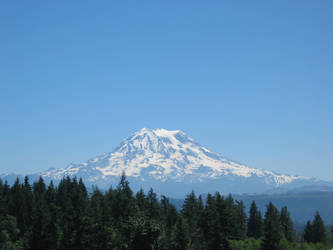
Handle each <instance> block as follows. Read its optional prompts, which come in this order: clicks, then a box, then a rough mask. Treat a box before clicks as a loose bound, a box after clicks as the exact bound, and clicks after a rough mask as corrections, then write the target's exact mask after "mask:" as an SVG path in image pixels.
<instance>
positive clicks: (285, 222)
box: [280, 206, 295, 242]
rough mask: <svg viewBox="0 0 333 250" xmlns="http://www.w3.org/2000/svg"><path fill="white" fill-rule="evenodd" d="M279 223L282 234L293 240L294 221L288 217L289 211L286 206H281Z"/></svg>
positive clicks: (290, 240)
mask: <svg viewBox="0 0 333 250" xmlns="http://www.w3.org/2000/svg"><path fill="white" fill-rule="evenodd" d="M280 225H281V229H282V233H283V236H284V237H285V238H286V239H287V240H288V241H289V242H293V241H294V238H295V230H294V223H293V221H292V219H291V218H290V213H289V211H288V208H287V207H286V206H284V207H282V208H281V213H280Z"/></svg>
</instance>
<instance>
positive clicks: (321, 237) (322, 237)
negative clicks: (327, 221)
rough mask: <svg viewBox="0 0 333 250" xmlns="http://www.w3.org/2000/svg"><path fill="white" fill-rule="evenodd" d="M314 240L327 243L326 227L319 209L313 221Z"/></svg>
mask: <svg viewBox="0 0 333 250" xmlns="http://www.w3.org/2000/svg"><path fill="white" fill-rule="evenodd" d="M312 242H314V243H317V242H321V243H326V228H325V225H324V222H323V220H322V218H321V217H320V214H319V212H318V211H317V212H316V215H315V217H314V219H313V222H312Z"/></svg>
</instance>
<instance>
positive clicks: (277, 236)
mask: <svg viewBox="0 0 333 250" xmlns="http://www.w3.org/2000/svg"><path fill="white" fill-rule="evenodd" d="M281 238H282V232H281V227H280V213H279V211H278V210H277V208H276V207H275V206H274V205H273V203H272V202H270V203H269V204H268V206H267V209H266V213H265V220H264V239H263V242H262V245H261V249H262V250H277V249H278V247H279V243H280V240H281Z"/></svg>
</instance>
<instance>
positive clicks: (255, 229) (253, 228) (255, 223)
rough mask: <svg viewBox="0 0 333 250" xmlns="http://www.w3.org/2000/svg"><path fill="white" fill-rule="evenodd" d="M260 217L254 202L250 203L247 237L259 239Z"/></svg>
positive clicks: (260, 234) (261, 229)
mask: <svg viewBox="0 0 333 250" xmlns="http://www.w3.org/2000/svg"><path fill="white" fill-rule="evenodd" d="M262 231H263V228H262V217H261V213H260V211H259V209H258V208H257V205H256V203H255V201H252V203H251V208H250V216H249V220H248V224H247V236H248V237H253V238H256V239H259V238H260V237H261V236H262Z"/></svg>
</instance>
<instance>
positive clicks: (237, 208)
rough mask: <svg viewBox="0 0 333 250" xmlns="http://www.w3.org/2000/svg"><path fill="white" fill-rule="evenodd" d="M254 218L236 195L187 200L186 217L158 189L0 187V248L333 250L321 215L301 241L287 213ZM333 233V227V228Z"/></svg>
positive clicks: (67, 181) (70, 184) (71, 182)
mask: <svg viewBox="0 0 333 250" xmlns="http://www.w3.org/2000/svg"><path fill="white" fill-rule="evenodd" d="M248 214H249V215H248V216H247V213H246V209H245V206H244V204H243V202H242V201H237V200H234V199H233V197H232V196H231V195H228V196H222V195H221V194H220V193H218V192H216V193H215V194H208V195H207V197H206V199H205V200H204V199H203V198H202V196H196V195H195V193H194V192H192V193H190V194H188V195H187V196H186V198H185V200H184V204H183V206H182V209H181V210H180V211H177V209H176V208H175V206H173V205H172V204H171V203H170V202H169V200H168V198H167V197H165V196H161V197H160V198H159V197H157V195H156V193H154V192H153V190H152V189H150V190H149V192H148V193H145V192H144V191H143V190H140V191H138V192H137V193H133V191H132V190H131V188H130V186H129V182H128V181H127V180H126V177H125V175H123V176H122V177H121V179H120V182H119V184H118V185H117V186H116V187H114V188H110V189H109V190H108V191H105V192H102V191H100V190H99V189H97V188H95V189H94V190H93V192H92V193H88V191H87V189H86V187H85V185H84V183H83V181H82V180H81V179H80V180H77V179H76V178H70V177H66V178H64V179H62V180H61V181H60V183H59V185H57V186H55V185H53V183H52V182H51V183H50V184H49V185H46V184H45V183H44V180H43V179H42V178H40V179H39V180H38V181H36V182H34V183H33V184H32V185H31V184H30V183H29V180H28V178H27V177H25V179H24V181H23V183H20V181H19V179H17V180H16V181H15V183H14V184H13V185H12V186H9V185H8V184H7V182H2V181H1V180H0V249H8V250H9V249H31V250H39V249H41V250H42V249H43V250H45V249H54V250H56V249H57V250H58V249H66V250H67V249H73V250H76V249H77V250H79V249H80V250H81V249H103V250H104V249H119V250H120V249H135V250H136V249H137V250H148V249H161V250H163V249H168V250H169V249H174V250H185V249H198V250H199V249H214V250H215V249H260V250H266V249H267V250H275V249H279V250H280V249H281V250H283V249H329V244H331V243H332V242H331V241H330V240H331V239H329V237H330V236H328V235H329V232H327V229H326V228H325V226H324V222H323V221H322V219H321V217H320V214H319V213H317V214H316V215H315V217H314V219H313V220H312V221H309V222H308V223H307V225H306V226H305V228H304V232H303V233H302V235H301V236H300V237H297V236H296V233H295V229H294V226H293V221H292V219H291V217H290V213H289V211H288V208H287V207H283V208H281V210H278V209H277V208H276V207H275V206H274V205H273V204H272V203H269V204H268V205H267V207H266V211H265V214H264V215H263V216H262V214H261V212H260V211H259V209H258V208H257V206H256V203H255V202H252V205H251V208H250V210H249V213H248ZM332 229H333V228H332Z"/></svg>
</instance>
